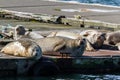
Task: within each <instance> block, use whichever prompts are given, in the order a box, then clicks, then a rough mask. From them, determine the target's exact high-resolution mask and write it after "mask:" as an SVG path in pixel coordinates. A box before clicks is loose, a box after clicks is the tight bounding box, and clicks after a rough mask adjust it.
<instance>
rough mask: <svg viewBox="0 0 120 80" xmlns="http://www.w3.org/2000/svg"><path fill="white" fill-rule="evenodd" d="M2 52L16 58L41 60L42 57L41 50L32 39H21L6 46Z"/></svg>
mask: <svg viewBox="0 0 120 80" xmlns="http://www.w3.org/2000/svg"><path fill="white" fill-rule="evenodd" d="M1 52H3V53H5V54H9V55H14V56H22V57H35V58H36V59H39V58H40V57H41V55H42V51H41V48H40V47H39V46H38V45H37V44H36V43H35V42H34V41H32V40H30V39H19V40H17V41H13V42H10V43H8V44H7V45H6V46H4V47H3V48H2V50H1Z"/></svg>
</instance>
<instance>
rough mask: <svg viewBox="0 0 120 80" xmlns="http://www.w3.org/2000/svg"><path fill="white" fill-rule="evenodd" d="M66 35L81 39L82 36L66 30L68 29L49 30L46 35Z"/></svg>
mask: <svg viewBox="0 0 120 80" xmlns="http://www.w3.org/2000/svg"><path fill="white" fill-rule="evenodd" d="M55 36H60V37H66V38H70V39H82V37H81V36H80V35H79V34H78V33H73V32H68V31H58V32H51V33H50V34H49V35H48V36H47V37H55Z"/></svg>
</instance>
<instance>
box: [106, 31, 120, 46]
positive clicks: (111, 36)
mask: <svg viewBox="0 0 120 80" xmlns="http://www.w3.org/2000/svg"><path fill="white" fill-rule="evenodd" d="M106 42H107V43H108V44H111V45H116V44H117V43H120V31H115V32H109V33H106Z"/></svg>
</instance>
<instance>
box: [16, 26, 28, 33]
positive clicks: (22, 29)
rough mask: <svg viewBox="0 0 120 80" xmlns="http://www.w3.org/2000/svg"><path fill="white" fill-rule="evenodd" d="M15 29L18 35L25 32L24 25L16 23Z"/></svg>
mask: <svg viewBox="0 0 120 80" xmlns="http://www.w3.org/2000/svg"><path fill="white" fill-rule="evenodd" d="M15 30H16V32H17V34H18V35H24V34H25V32H26V30H25V28H24V26H22V25H17V26H16V27H15Z"/></svg>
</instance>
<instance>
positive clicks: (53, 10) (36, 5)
mask: <svg viewBox="0 0 120 80" xmlns="http://www.w3.org/2000/svg"><path fill="white" fill-rule="evenodd" d="M0 8H3V9H8V10H15V11H20V12H30V13H36V14H49V15H65V16H67V17H73V16H74V15H81V16H83V18H87V19H92V20H99V21H104V22H110V23H115V24H120V8H117V7H116V8H115V7H106V6H98V5H87V4H71V3H60V2H49V1H42V0H0ZM62 9H67V10H71V9H73V10H78V11H74V12H70V11H60V10H62ZM79 10H82V11H81V12H79ZM91 10H98V11H91ZM104 10H105V11H106V10H107V12H101V11H104Z"/></svg>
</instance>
